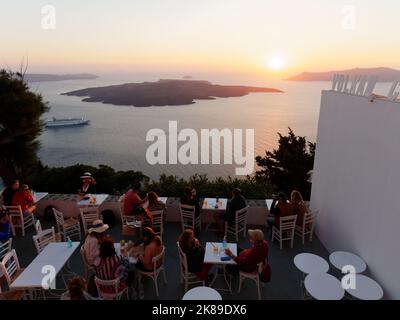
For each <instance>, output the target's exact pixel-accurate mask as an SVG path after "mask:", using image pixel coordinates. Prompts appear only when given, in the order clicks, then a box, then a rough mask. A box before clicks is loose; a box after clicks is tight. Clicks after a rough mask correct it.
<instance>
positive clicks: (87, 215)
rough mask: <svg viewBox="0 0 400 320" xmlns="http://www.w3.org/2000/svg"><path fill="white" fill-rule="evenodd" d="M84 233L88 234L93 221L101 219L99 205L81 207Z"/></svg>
mask: <svg viewBox="0 0 400 320" xmlns="http://www.w3.org/2000/svg"><path fill="white" fill-rule="evenodd" d="M79 211H80V215H81V221H82V226H83V233H84V234H85V235H86V234H87V232H88V230H89V227H90V226H92V225H93V222H94V221H96V220H99V219H100V215H99V207H86V208H80V209H79Z"/></svg>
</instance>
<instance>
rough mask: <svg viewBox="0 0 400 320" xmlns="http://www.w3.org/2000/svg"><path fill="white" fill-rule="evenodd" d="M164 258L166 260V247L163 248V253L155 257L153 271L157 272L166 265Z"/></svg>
mask: <svg viewBox="0 0 400 320" xmlns="http://www.w3.org/2000/svg"><path fill="white" fill-rule="evenodd" d="M164 258H165V246H163V249H162V251H161V252H160V254H159V255H157V256H155V257H153V259H152V261H153V271H154V272H156V270H157V268H159V266H161V265H162V264H163V263H164Z"/></svg>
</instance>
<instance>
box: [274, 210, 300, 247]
mask: <svg viewBox="0 0 400 320" xmlns="http://www.w3.org/2000/svg"><path fill="white" fill-rule="evenodd" d="M296 221H297V215H293V216H287V217H281V218H280V224H279V229H278V228H277V227H276V226H273V227H272V242H274V240H275V239H276V240H278V241H279V244H280V249H281V250H282V243H283V241H290V247H291V248H293V240H294V230H295V227H296Z"/></svg>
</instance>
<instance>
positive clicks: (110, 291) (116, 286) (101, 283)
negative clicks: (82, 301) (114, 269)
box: [94, 276, 128, 300]
mask: <svg viewBox="0 0 400 320" xmlns="http://www.w3.org/2000/svg"><path fill="white" fill-rule="evenodd" d="M94 283H95V284H96V288H97V292H98V294H99V297H100V298H101V299H103V300H120V299H121V298H122V296H123V295H124V294H126V297H127V298H128V287H126V286H123V285H121V282H120V279H119V278H117V279H114V280H101V279H99V278H97V277H96V276H95V277H94Z"/></svg>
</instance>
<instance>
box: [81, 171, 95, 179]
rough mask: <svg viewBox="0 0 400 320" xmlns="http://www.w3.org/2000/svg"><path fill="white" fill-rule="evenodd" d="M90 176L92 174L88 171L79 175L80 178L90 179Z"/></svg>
mask: <svg viewBox="0 0 400 320" xmlns="http://www.w3.org/2000/svg"><path fill="white" fill-rule="evenodd" d="M90 178H92V174H91V173H90V172H85V173H84V174H83V175H81V179H90Z"/></svg>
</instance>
